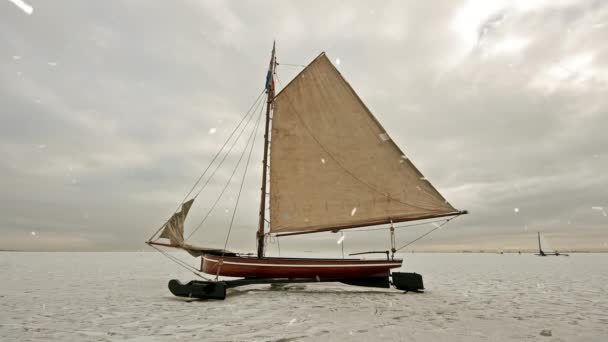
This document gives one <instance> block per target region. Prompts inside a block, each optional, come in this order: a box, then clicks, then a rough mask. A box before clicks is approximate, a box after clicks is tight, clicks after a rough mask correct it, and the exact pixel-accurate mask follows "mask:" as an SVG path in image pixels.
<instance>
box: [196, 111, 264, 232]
mask: <svg viewBox="0 0 608 342" xmlns="http://www.w3.org/2000/svg"><path fill="white" fill-rule="evenodd" d="M256 110H257V107H256ZM254 116H255V115H251V116H250V118H249V122H250V121H251V119H252V118H253V117H254ZM249 122H247V124H246V125H245V126H244V127H243V130H242V131H241V132H240V133H239V137H237V140H235V141H234V144H233V145H232V147H231V148H230V150H229V151H228V153H230V151H232V148H233V147H234V146H235V145H236V143H237V141H238V139H239V138H240V136H241V135H242V134H243V132H245V129H246V128H247V126H248V125H249ZM247 141H249V138H247ZM248 146H249V143H247V145H246V146H245V147H244V148H243V152H242V153H241V159H242V157H243V155H244V153H245V151H246V150H247V147H248ZM228 153H227V154H226V155H225V156H224V159H225V158H226V156H227V155H228ZM241 159H239V162H238V163H237V165H236V166H235V167H234V169H233V170H232V174H231V175H230V177H229V178H228V180H227V181H226V184H224V187H223V188H222V191H221V192H220V194H219V196H218V197H217V198H216V200H215V202H214V203H213V205H212V206H211V208H209V210H208V211H207V213H206V214H205V216H204V217H203V219H202V220H201V222H200V223H199V224H198V225H197V226H196V228H195V229H194V230H193V231H192V232H191V233H190V234H189V235H188V237H187V238H186V240H187V239H189V238H190V237H192V235H194V233H196V232H197V231H198V230H199V229H200V228H201V227H202V225H203V224H204V223H205V221H207V218H209V216H210V215H211V212H212V211H213V210H214V209H215V207H216V206H217V204H218V203H219V201H220V199H221V198H222V196H223V195H224V192H225V191H226V189H227V188H228V185H230V182H231V181H232V177H234V175H235V174H236V171H237V170H238V166H239V164H240V161H241ZM222 162H223V160H222ZM220 165H221V164H220ZM216 171H217V169H216ZM197 196H198V194H197Z"/></svg>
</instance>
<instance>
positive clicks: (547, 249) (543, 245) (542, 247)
mask: <svg viewBox="0 0 608 342" xmlns="http://www.w3.org/2000/svg"><path fill="white" fill-rule="evenodd" d="M536 255H538V256H549V255H555V256H559V255H561V256H568V254H565V253H560V252H558V251H556V250H554V249H553V248H551V245H549V242H548V241H547V239H545V237H544V236H543V235H540V232H538V254H536Z"/></svg>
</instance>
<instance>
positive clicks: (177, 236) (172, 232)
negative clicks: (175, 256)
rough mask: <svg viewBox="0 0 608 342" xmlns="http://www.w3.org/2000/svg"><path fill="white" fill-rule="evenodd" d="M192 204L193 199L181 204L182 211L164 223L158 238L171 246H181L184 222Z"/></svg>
mask: <svg viewBox="0 0 608 342" xmlns="http://www.w3.org/2000/svg"><path fill="white" fill-rule="evenodd" d="M193 202H194V198H193V199H191V200H189V201H187V202H184V203H183V204H182V210H180V211H178V212H176V213H175V214H173V216H171V218H170V219H169V220H168V221H167V223H165V225H164V228H163V230H162V232H161V233H160V236H159V238H165V239H169V241H171V244H173V245H176V246H181V245H182V244H183V243H184V222H185V221H186V216H188V212H189V211H190V207H192V203H193Z"/></svg>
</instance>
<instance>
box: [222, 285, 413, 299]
mask: <svg viewBox="0 0 608 342" xmlns="http://www.w3.org/2000/svg"><path fill="white" fill-rule="evenodd" d="M274 292H282V293H289V294H305V295H315V296H332V297H335V296H353V295H376V296H384V297H386V296H395V295H403V294H412V293H414V294H420V293H424V292H412V291H409V292H406V291H400V290H392V289H386V290H351V289H341V288H328V289H322V288H314V287H307V286H269V287H256V288H240V289H229V290H228V293H227V296H226V299H229V298H233V297H239V296H243V295H247V294H251V293H274Z"/></svg>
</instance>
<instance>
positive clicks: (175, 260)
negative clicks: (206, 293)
mask: <svg viewBox="0 0 608 342" xmlns="http://www.w3.org/2000/svg"><path fill="white" fill-rule="evenodd" d="M149 246H151V247H152V248H154V249H156V250H157V251H159V252H160V253H161V254H162V255H164V256H166V257H167V258H169V260H171V261H173V262H175V263H176V264H178V265H179V266H181V267H183V268H185V269H187V270H188V271H190V272H192V273H194V274H195V275H196V276H198V277H201V278H203V279H205V280H209V281H211V279H209V278H206V277H204V276H202V275H201V274H200V273H199V270H198V269H196V268H194V267H193V266H191V265H188V264H187V263H186V262H185V261H183V260H181V259H179V258H178V257H176V256H173V255H170V254H169V253H167V252H166V251H163V250H162V249H160V248H158V247H156V246H154V245H149Z"/></svg>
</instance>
